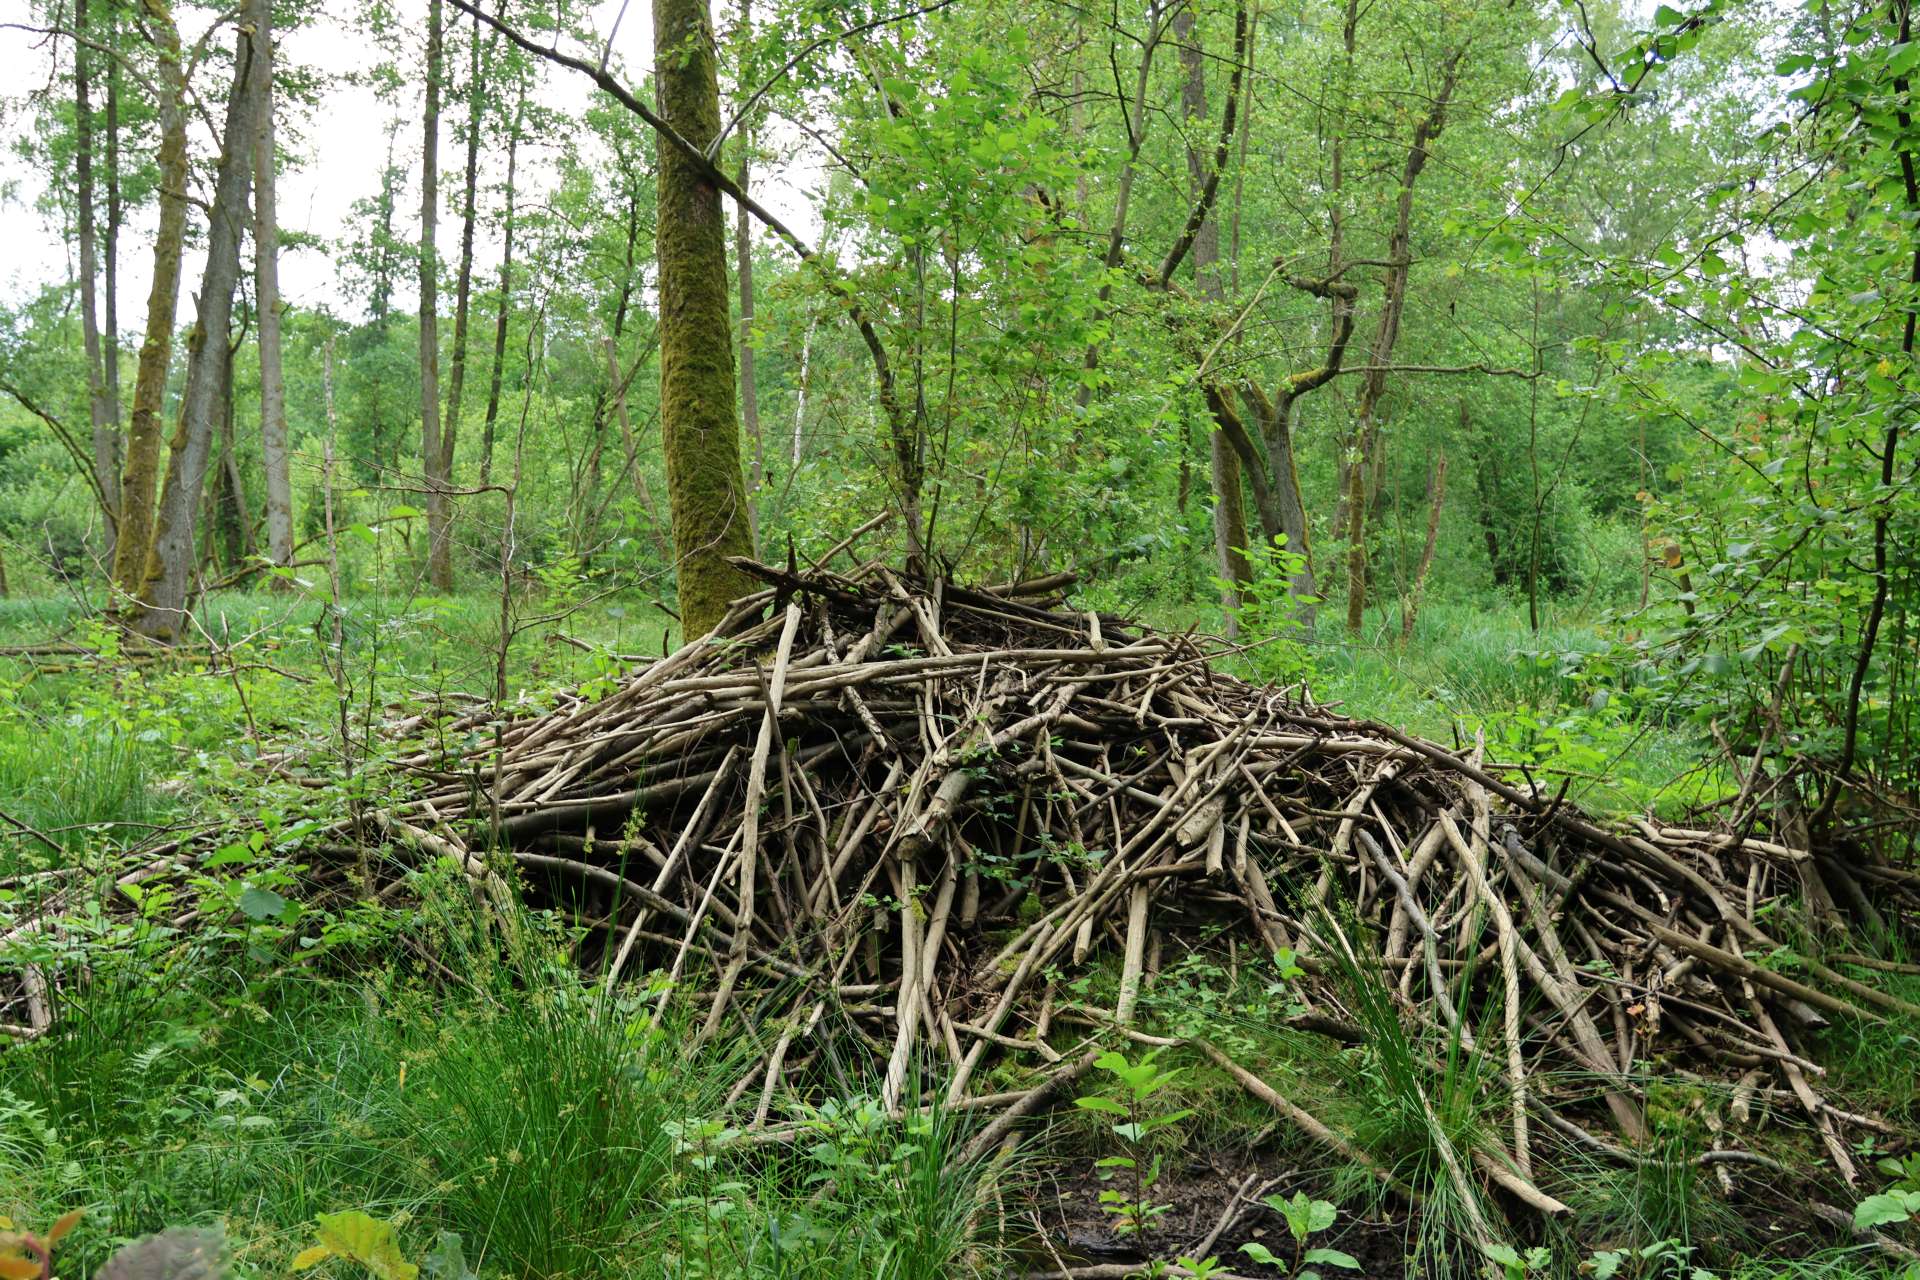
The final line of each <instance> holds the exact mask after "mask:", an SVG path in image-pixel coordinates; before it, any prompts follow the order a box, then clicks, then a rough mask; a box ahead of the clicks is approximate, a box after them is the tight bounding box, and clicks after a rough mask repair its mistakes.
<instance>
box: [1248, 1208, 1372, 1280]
mask: <svg viewBox="0 0 1920 1280" xmlns="http://www.w3.org/2000/svg"><path fill="white" fill-rule="evenodd" d="M1265 1202H1266V1205H1267V1207H1268V1208H1270V1209H1272V1210H1273V1211H1274V1212H1275V1213H1277V1214H1279V1215H1280V1216H1281V1217H1282V1218H1284V1219H1286V1223H1287V1234H1289V1235H1291V1236H1292V1237H1293V1258H1292V1260H1291V1261H1288V1260H1287V1259H1285V1258H1282V1257H1280V1256H1279V1255H1278V1254H1276V1253H1275V1252H1274V1251H1273V1250H1271V1249H1269V1248H1267V1246H1265V1245H1264V1244H1261V1243H1260V1242H1259V1241H1257V1240H1249V1241H1247V1243H1245V1244H1243V1245H1241V1246H1240V1252H1242V1253H1244V1254H1246V1255H1247V1256H1248V1257H1249V1258H1252V1259H1253V1260H1254V1261H1255V1262H1264V1263H1266V1264H1267V1265H1268V1266H1270V1267H1281V1268H1284V1269H1285V1270H1286V1273H1287V1274H1288V1275H1289V1276H1290V1277H1292V1280H1320V1273H1319V1272H1318V1271H1310V1270H1303V1268H1306V1267H1340V1268H1342V1269H1343V1270H1347V1271H1358V1270H1359V1269H1360V1260H1359V1259H1358V1258H1356V1257H1354V1256H1353V1255H1352V1254H1350V1253H1342V1252H1340V1250H1338V1249H1309V1248H1307V1237H1308V1236H1311V1235H1313V1234H1314V1233H1315V1232H1316V1231H1325V1230H1326V1229H1327V1228H1328V1227H1330V1226H1332V1225H1333V1223H1334V1219H1336V1218H1338V1217H1339V1216H1340V1211H1339V1210H1338V1209H1336V1208H1334V1207H1333V1205H1332V1204H1330V1203H1329V1202H1327V1201H1325V1200H1314V1199H1312V1198H1310V1197H1309V1196H1308V1195H1307V1193H1306V1192H1304V1191H1296V1192H1294V1193H1293V1199H1291V1200H1286V1199H1282V1198H1281V1197H1279V1196H1277V1195H1273V1196H1267V1197H1266V1200H1265Z"/></svg>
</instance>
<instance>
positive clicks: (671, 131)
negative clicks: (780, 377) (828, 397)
mask: <svg viewBox="0 0 1920 1280" xmlns="http://www.w3.org/2000/svg"><path fill="white" fill-rule="evenodd" d="M452 3H453V7H454V8H456V9H458V10H460V11H461V12H462V13H465V14H467V15H469V16H470V17H473V18H476V19H478V20H479V21H481V22H484V23H486V24H487V25H488V26H490V27H492V28H493V29H494V30H496V31H498V32H499V33H500V34H501V35H503V36H505V37H506V38H507V39H508V40H510V41H512V42H513V43H514V44H516V45H518V46H519V47H520V48H522V49H524V50H526V51H527V52H528V53H531V54H533V55H535V56H536V57H541V58H545V59H546V60H547V61H549V62H552V63H555V64H557V65H559V66H563V67H568V68H571V69H572V70H574V71H578V72H579V73H580V74H581V75H584V76H586V77H587V78H588V79H590V80H592V81H593V82H594V84H596V85H598V86H599V87H600V89H601V91H602V92H604V93H606V94H607V95H608V96H610V97H611V98H613V99H614V101H616V102H618V103H619V104H620V105H621V106H623V107H625V108H626V109H627V110H629V111H631V112H633V113H634V114H635V115H637V116H639V117H640V118H641V119H642V120H644V121H646V123H647V125H648V126H649V127H651V128H652V129H653V131H654V132H655V133H657V134H659V135H660V138H661V140H662V141H664V142H666V143H667V145H669V146H671V147H672V148H673V149H674V150H675V151H678V152H679V153H680V154H681V155H682V156H684V157H686V159H687V160H688V161H689V162H690V163H691V164H692V165H693V166H694V168H695V169H697V170H698V171H699V172H700V176H701V177H702V178H704V179H705V180H706V181H707V182H709V183H711V184H712V185H713V186H714V188H715V189H716V190H719V191H721V192H723V193H725V194H726V195H727V196H728V197H729V198H731V199H732V200H734V201H735V202H737V203H738V204H739V205H740V207H741V208H743V209H745V210H746V211H747V212H748V213H750V214H752V215H753V216H754V218H756V219H757V220H758V221H759V222H760V224H761V225H762V226H764V227H766V228H767V229H768V230H769V231H771V232H773V233H774V235H776V236H778V237H779V238H780V239H781V240H784V241H785V242H786V244H787V247H788V248H790V249H792V250H793V252H794V253H795V254H796V255H797V256H798V257H799V258H800V260H801V261H802V262H804V263H806V264H807V265H808V266H810V267H812V268H813V269H814V270H815V271H816V272H818V273H819V275H820V278H821V281H822V282H823V283H824V284H825V285H826V287H827V289H828V291H829V292H831V293H832V294H833V295H834V296H835V297H836V298H838V299H839V300H840V302H841V304H842V305H843V306H845V307H846V309H847V315H848V317H849V318H850V319H852V321H853V323H854V325H855V327H857V328H858V329H859V331H860V338H861V340H862V341H863V342H865V343H866V346H867V353H868V354H869V355H870V356H871V357H872V358H873V374H874V381H875V383H876V384H877V387H878V391H879V396H880V407H881V408H882V409H883V410H884V411H885V412H886V415H887V421H888V423H889V424H890V425H891V426H893V427H894V429H895V430H896V431H897V430H898V429H899V427H900V423H901V420H902V417H903V414H902V409H901V405H900V400H899V396H898V395H897V394H896V392H895V390H894V380H893V366H892V363H891V362H890V361H889V360H888V358H887V349H886V344H885V343H883V342H882V341H881V339H880V333H879V331H878V330H877V329H875V328H874V326H873V322H872V321H871V320H869V319H868V318H867V314H866V311H865V310H864V309H863V308H862V307H861V306H860V302H859V299H857V298H856V297H854V295H853V291H852V290H851V289H849V288H848V287H847V285H846V282H845V281H843V280H841V279H840V277H839V276H838V275H837V274H835V273H834V271H833V268H832V267H831V266H830V265H829V264H828V262H827V260H826V259H825V258H823V257H821V256H820V254H819V253H818V252H816V251H815V250H814V249H813V248H812V247H811V246H809V245H808V244H807V242H806V241H804V240H802V239H801V238H800V237H799V236H798V235H796V234H795V233H794V232H793V230H792V229H791V228H789V227H788V226H787V224H786V223H784V222H782V221H781V220H780V219H779V218H777V217H775V216H774V215H773V214H772V213H771V212H769V211H768V210H767V209H766V208H765V207H764V206H762V205H761V204H760V202H759V201H757V200H755V199H754V198H753V197H752V196H750V195H748V194H747V193H746V192H745V191H743V190H741V189H740V184H739V183H737V182H735V181H734V180H733V179H732V178H730V177H728V176H727V174H726V173H725V172H724V171H722V170H721V168H720V167H719V166H718V165H716V164H715V163H714V162H713V161H712V160H710V159H709V158H708V157H707V154H706V152H704V151H703V150H701V149H700V148H699V147H697V146H695V145H694V144H693V142H691V141H690V140H689V139H688V138H686V137H685V136H684V135H683V134H681V133H680V131H679V130H677V129H675V128H674V127H673V126H672V125H670V124H668V123H667V122H666V121H665V120H664V119H662V118H661V117H660V116H659V115H658V114H656V113H655V112H654V110H653V109H652V108H651V107H649V106H647V104H646V103H644V102H642V101H640V99H639V98H637V97H635V96H634V95H633V93H632V91H631V90H629V89H628V88H627V87H626V86H625V85H623V84H621V83H620V81H619V79H618V78H617V77H616V76H614V75H613V74H612V73H611V72H609V71H608V70H606V68H604V67H598V66H595V65H594V64H593V63H591V62H588V61H586V60H585V59H584V58H576V57H574V56H573V55H572V54H567V53H562V52H560V50H559V49H558V48H557V47H554V46H551V45H543V44H538V43H536V42H535V41H533V40H530V39H528V38H527V37H526V36H524V35H522V34H521V33H520V32H518V31H516V30H515V29H514V28H512V27H510V26H508V25H507V24H506V23H505V22H503V21H501V20H500V19H499V18H496V17H494V16H493V15H492V14H490V13H484V12H482V11H481V10H480V9H479V8H477V7H476V6H475V5H474V4H473V3H472V0H452Z"/></svg>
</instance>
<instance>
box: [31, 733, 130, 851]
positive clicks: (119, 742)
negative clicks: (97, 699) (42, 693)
mask: <svg viewBox="0 0 1920 1280" xmlns="http://www.w3.org/2000/svg"><path fill="white" fill-rule="evenodd" d="M0 807H5V808H6V810H7V812H9V813H11V814H13V816H15V817H16V818H19V819H20V820H21V821H23V822H26V823H28V824H29V825H31V826H33V827H34V828H35V829H37V830H38V831H40V832H42V833H43V834H45V835H48V836H49V837H51V838H52V839H53V840H54V841H55V842H56V843H58V844H60V845H62V846H63V847H65V848H68V849H78V848H80V847H81V846H82V845H84V844H85V843H87V841H88V839H89V838H90V835H91V833H93V832H96V831H98V830H100V829H102V828H105V829H107V831H108V833H109V834H110V835H112V834H118V833H117V832H116V831H115V829H116V828H124V829H128V830H131V831H135V832H144V829H145V824H149V823H151V822H153V821H154V820H155V819H156V818H157V817H158V816H160V814H161V813H162V811H163V810H164V807H165V806H164V804H163V802H162V801H161V799H160V797H159V796H158V795H156V794H155V792H154V790H153V787H152V784H151V779H150V776H149V766H148V760H147V756H146V753H145V751H144V750H143V749H142V748H141V746H140V745H139V744H138V743H137V742H135V741H134V740H133V738H132V736H131V735H129V734H123V733H117V732H114V731H113V730H111V729H109V728H106V727H104V726H101V725H97V724H84V725H77V726H76V725H72V724H69V723H66V722H64V721H61V720H53V721H51V722H49V723H46V724H33V723H23V722H18V721H15V722H11V723H0Z"/></svg>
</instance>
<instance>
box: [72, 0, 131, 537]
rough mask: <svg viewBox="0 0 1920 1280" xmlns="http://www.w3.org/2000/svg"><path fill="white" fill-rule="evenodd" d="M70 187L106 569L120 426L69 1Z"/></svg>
mask: <svg viewBox="0 0 1920 1280" xmlns="http://www.w3.org/2000/svg"><path fill="white" fill-rule="evenodd" d="M73 22H74V35H75V39H74V42H73V117H74V119H73V129H74V148H73V164H74V187H75V198H76V202H77V205H78V208H77V209H76V211H75V214H76V221H77V222H78V224H79V226H78V233H79V234H78V240H79V242H80V243H79V248H80V336H81V342H82V344H83V346H84V348H85V351H86V357H87V409H88V413H89V415H90V417H91V418H92V422H93V441H92V444H93V478H94V482H95V484H96V485H97V486H98V489H99V493H100V505H101V511H100V514H101V517H102V518H103V519H104V520H105V522H106V545H105V552H104V557H103V559H104V562H105V563H108V564H111V563H112V562H113V554H114V537H115V529H116V528H117V527H118V524H119V519H120V498H119V491H120V421H119V419H118V417H117V416H116V415H115V413H114V409H113V402H112V400H111V399H110V398H109V397H108V394H107V375H106V370H105V368H104V367H103V366H102V364H101V357H100V313H99V307H98V293H99V287H100V262H99V255H98V245H97V240H96V230H97V229H96V228H95V226H94V216H93V103H92V101H91V86H90V85H89V84H88V74H87V73H88V67H87V63H88V60H89V59H88V54H89V52H90V51H89V50H88V48H87V45H86V41H87V40H88V39H90V38H91V37H90V36H89V34H88V31H87V0H74V6H73Z"/></svg>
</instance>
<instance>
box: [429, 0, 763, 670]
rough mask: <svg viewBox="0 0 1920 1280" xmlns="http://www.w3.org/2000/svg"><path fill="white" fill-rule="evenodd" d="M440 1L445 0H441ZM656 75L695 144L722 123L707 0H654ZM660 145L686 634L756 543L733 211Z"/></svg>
mask: <svg viewBox="0 0 1920 1280" xmlns="http://www.w3.org/2000/svg"><path fill="white" fill-rule="evenodd" d="M435 2H436V3H437V2H438V0H435ZM653 33H654V34H653V40H654V83H655V85H656V86H657V91H658V93H659V103H660V105H659V111H660V115H661V116H662V117H663V118H664V119H665V121H666V123H667V125H668V126H669V127H670V128H672V129H673V130H674V132H676V133H678V134H679V135H680V136H681V137H683V138H685V139H687V140H688V141H689V142H691V143H692V144H693V145H694V146H696V147H706V146H707V145H709V144H710V143H711V142H712V140H713V138H714V136H715V135H716V134H717V133H718V132H719V131H720V87H719V82H718V79H717V76H716V73H715V69H714V43H713V27H712V20H711V18H710V16H709V13H708V10H707V3H706V0H654V5H653ZM658 151H659V178H658V200H659V210H658V217H657V220H656V222H655V226H654V236H655V245H656V257H657V260H658V262H659V271H660V429H661V437H662V440H663V442H664V446H665V448H664V452H665V456H666V465H667V503H668V510H669V518H670V519H671V520H672V523H673V546H674V554H675V556H676V558H677V568H678V584H677V589H678V595H679V603H680V626H681V631H682V634H684V635H687V636H697V635H701V634H704V633H705V632H706V631H708V630H709V629H711V628H712V626H713V624H714V623H716V622H718V621H719V620H720V617H721V615H723V614H724V613H725V612H726V607H727V603H728V601H730V600H732V599H733V598H735V597H736V596H740V595H743V594H745V593H746V592H747V591H748V590H749V589H750V587H751V581H750V580H749V579H748V578H747V576H746V575H745V574H744V573H742V572H741V571H740V570H739V569H737V568H735V567H734V566H733V565H732V564H730V563H729V562H728V557H730V556H742V555H747V554H750V553H751V551H752V550H753V541H752V535H751V531H750V529H749V527H748V518H747V498H746V485H745V483H744V482H743V480H742V478H741V474H740V425H739V422H738V421H737V419H736V418H735V416H734V403H733V402H734V368H733V334H732V327H733V326H732V316H731V314H730V312H731V308H730V307H729V306H728V298H727V293H728V289H727V244H726V222H725V219H724V216H723V214H722V211H721V208H720V192H719V190H718V189H717V188H716V187H715V186H714V185H713V184H712V183H711V182H709V181H708V180H707V177H706V174H705V173H704V172H703V171H702V169H701V167H700V166H698V165H696V164H695V163H694V162H693V160H692V159H690V158H689V157H688V156H686V155H684V154H682V153H681V152H680V151H679V150H678V149H677V148H674V147H668V146H662V147H660V148H658Z"/></svg>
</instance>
